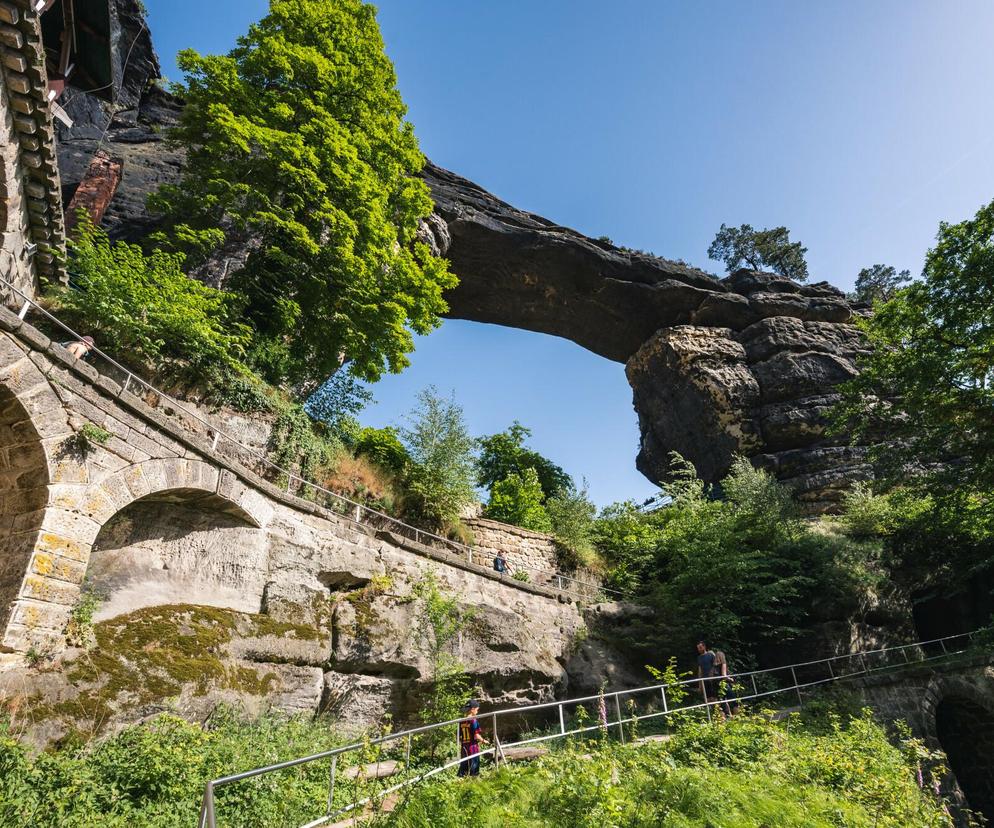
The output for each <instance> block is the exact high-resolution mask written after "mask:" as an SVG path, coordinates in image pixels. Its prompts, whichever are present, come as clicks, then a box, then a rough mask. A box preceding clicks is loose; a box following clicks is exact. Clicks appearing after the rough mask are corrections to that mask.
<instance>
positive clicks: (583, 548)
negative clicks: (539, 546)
mask: <svg viewBox="0 0 994 828" xmlns="http://www.w3.org/2000/svg"><path fill="white" fill-rule="evenodd" d="M545 510H546V512H548V514H549V523H550V524H551V526H552V534H553V536H554V537H555V539H556V545H557V548H558V550H559V554H560V563H561V564H562V565H563V566H564V567H566V568H567V569H575V568H577V567H579V566H586V567H591V568H596V569H599V568H600V560H599V557H598V555H597V550H596V549H595V548H594V543H593V528H594V515H595V514H596V511H597V510H596V507H595V506H594V504H593V503H591V501H590V498H589V497H588V496H587V486H586V481H584V487H583V488H582V489H577V488H576V487H575V486H570V487H569V488H567V489H565V490H562V491H560V492H559V494H556V495H553V496H552V497H550V498H549V499H548V500H547V501H546V503H545Z"/></svg>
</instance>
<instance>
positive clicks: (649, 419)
mask: <svg viewBox="0 0 994 828" xmlns="http://www.w3.org/2000/svg"><path fill="white" fill-rule="evenodd" d="M115 8H116V14H117V16H118V19H119V20H120V21H122V23H121V25H119V27H118V35H119V42H118V50H119V51H121V50H124V49H133V51H134V54H133V56H132V59H131V60H130V61H129V62H128V63H127V67H126V71H122V78H123V81H122V90H123V91H122V96H121V98H120V101H119V103H118V105H117V107H116V108H115V110H114V111H109V110H108V109H107V108H106V107H105V106H104V105H102V104H99V102H87V101H86V100H85V99H86V97H87V96H85V95H82V94H76V95H75V97H74V98H73V102H74V104H75V107H76V109H75V110H74V111H73V112H72V114H73V115H74V116H75V117H77V119H78V120H77V125H76V126H74V128H73V129H72V130H71V131H65V130H62V132H61V134H60V136H59V137H60V147H59V161H60V165H61V169H62V178H63V182H65V184H66V189H67V195H68V194H70V193H71V191H72V189H73V188H74V186H75V185H76V184H78V182H79V181H80V179H81V178H82V177H83V175H84V173H85V171H86V169H87V166H88V165H89V163H90V158H91V156H92V154H93V152H94V150H95V149H96V148H97V146H98V144H99V145H101V146H102V147H103V149H104V150H106V151H108V152H109V153H110V154H111V155H112V156H113V157H115V158H117V159H120V160H121V161H122V162H123V180H122V182H121V185H120V187H119V188H118V191H117V194H116V196H115V197H114V200H113V201H112V202H111V204H110V208H109V210H108V212H107V214H106V216H105V219H104V224H105V226H106V227H107V228H108V230H109V232H110V233H111V235H112V236H113V237H115V238H123V239H128V240H136V239H140V238H142V237H143V236H144V235H146V234H147V233H148V232H149V230H150V229H151V228H152V227H154V225H155V221H154V217H150V216H149V214H148V212H147V211H146V208H145V199H146V197H147V195H148V194H149V193H150V192H152V191H154V190H155V189H156V188H157V187H158V186H159V185H161V184H163V183H167V182H172V181H175V180H176V179H177V177H178V175H179V173H180V171H181V168H182V163H183V155H182V153H181V152H180V151H178V150H176V149H175V148H170V147H168V146H167V145H166V144H165V143H164V140H163V139H164V137H165V134H166V132H167V130H168V128H169V126H170V125H171V124H172V123H174V122H175V119H176V117H177V115H178V113H179V112H180V109H181V103H180V102H179V101H178V100H176V99H175V98H172V97H170V96H169V95H168V94H166V93H164V92H163V91H162V90H161V89H159V88H158V87H157V86H155V85H154V84H153V83H152V81H153V80H154V79H155V78H156V76H157V75H158V62H157V60H156V58H155V54H154V51H153V50H152V46H151V41H150V40H149V39H148V38H147V32H143V31H141V30H140V29H136V26H135V23H134V21H135V19H136V18H135V14H136V13H137V12H136V7H135V4H134V0H116V3H115ZM136 31H137V34H135V32H136ZM132 44H133V45H132ZM135 54H137V57H135V56H134V55H135ZM81 98H82V99H84V100H79V99H81ZM423 177H424V179H425V181H426V182H427V183H428V185H429V186H430V187H431V191H432V195H433V197H434V199H435V203H436V213H435V214H434V215H432V216H431V217H430V219H429V220H427V221H426V222H424V224H423V226H422V228H421V232H420V235H421V238H422V239H423V240H424V241H426V242H428V243H429V244H430V245H431V246H432V247H433V248H434V249H435V251H436V252H437V253H438V254H439V255H444V256H446V257H447V258H448V259H449V260H450V261H451V263H452V267H453V270H454V271H455V272H456V273H457V274H458V275H459V277H460V285H459V287H458V288H456V289H455V290H454V291H452V292H451V293H450V294H449V295H448V296H447V299H448V302H449V305H450V312H449V316H451V317H453V318H457V319H469V320H475V321H479V322H491V323H496V324H501V325H508V326H511V327H517V328H524V329H527V330H532V331H538V332H541V333H548V334H552V335H555V336H561V337H564V338H567V339H570V340H572V341H574V342H576V343H578V344H579V345H582V346H583V347H584V348H587V349H589V350H591V351H593V352H594V353H596V354H599V355H601V356H603V357H606V358H608V359H611V360H615V361H617V362H623V363H625V364H626V370H627V376H628V379H629V382H630V383H631V385H632V390H633V399H634V405H635V410H636V412H637V413H638V416H639V424H640V430H641V449H640V452H639V455H638V460H637V465H638V468H639V469H640V470H641V471H642V472H643V473H644V474H645V475H646V476H647V477H649V478H650V479H652V480H654V481H656V482H663V481H665V479H666V476H667V472H668V470H669V466H670V453H671V452H673V451H676V452H679V453H680V454H682V455H683V456H684V457H686V458H687V459H689V460H690V461H692V462H693V463H694V465H695V466H696V468H697V470H698V473H699V474H700V475H701V476H702V477H703V478H704V479H705V480H707V481H709V482H717V481H718V480H720V479H721V477H722V476H723V475H724V473H725V472H726V471H727V470H728V468H729V466H730V464H731V461H732V458H733V456H734V455H735V454H742V455H745V456H746V457H749V458H750V459H751V460H752V461H753V462H754V463H756V464H757V465H760V466H762V467H764V468H767V469H769V470H770V471H772V472H773V473H774V474H776V476H777V477H778V478H780V479H781V480H784V481H787V482H789V483H790V484H791V485H793V486H794V487H795V488H796V489H797V492H798V495H799V497H800V498H801V499H802V500H804V501H806V502H807V503H808V504H809V505H810V507H811V509H812V510H814V511H824V510H826V509H831V508H832V507H833V505H834V504H835V503H836V502H837V501H838V499H839V497H840V493H841V492H842V491H843V490H844V489H845V487H846V486H847V485H848V484H850V483H851V482H852V481H853V480H856V479H861V478H864V477H867V476H869V475H870V474H871V469H870V468H869V467H868V465H867V464H866V462H865V450H863V449H861V448H859V447H855V448H854V447H850V446H848V445H846V444H845V441H844V440H843V439H840V438H829V437H828V436H827V435H826V433H825V415H826V412H827V411H828V410H829V408H830V407H831V405H832V404H833V402H834V400H835V399H836V397H835V393H834V390H833V389H834V387H835V386H836V385H837V384H838V383H839V382H841V381H844V380H845V379H847V378H849V377H851V376H852V375H853V373H854V372H855V370H856V367H855V360H856V357H857V356H858V355H859V352H860V349H861V347H862V345H861V344H860V340H859V336H858V333H857V331H856V329H855V328H854V327H853V326H852V324H851V322H852V317H853V308H852V307H851V306H850V305H849V303H848V302H847V301H846V299H845V297H844V296H843V294H842V293H841V292H840V291H839V290H837V289H835V288H833V287H832V286H831V285H829V284H827V283H825V282H820V283H817V284H811V285H798V284H796V283H794V282H791V281H789V280H786V279H782V278H779V277H777V276H775V275H773V274H764V273H754V272H751V271H739V272H738V273H735V274H733V275H732V276H730V277H728V278H726V279H718V278H716V277H715V276H713V275H711V274H708V273H705V272H703V271H701V270H697V269H695V268H692V267H689V266H687V265H686V264H683V263H681V262H674V261H669V260H667V259H663V258H659V257H655V256H651V255H647V254H643V253H639V252H633V251H629V250H625V249H622V248H618V247H615V246H614V245H612V244H610V243H607V242H603V241H600V240H596V239H592V238H589V237H587V236H584V235H583V234H581V233H578V232H576V231H574V230H571V229H569V228H567V227H563V226H561V225H558V224H556V223H554V222H552V221H549V220H548V219H545V218H542V217H541V216H537V215H535V214H533V213H528V212H525V211H523V210H519V209H517V208H515V207H513V206H512V205H510V204H507V203H506V202H504V201H501V200H500V199H499V198H497V197H495V196H494V195H492V194H491V193H489V192H487V191H486V190H484V189H483V188H482V187H479V186H478V185H476V184H474V183H473V182H471V181H468V180H466V179H465V178H461V177H460V176H458V175H455V174H454V173H451V172H448V171H447V170H444V169H442V168H441V167H438V166H435V165H433V164H430V163H429V164H428V165H427V167H426V169H425V170H424V172H423ZM250 245H251V240H245V239H231V240H229V243H228V244H226V245H225V246H224V247H223V249H222V250H220V251H219V252H218V254H217V255H216V256H215V258H214V259H213V260H211V261H210V262H208V264H207V265H206V266H205V267H204V268H203V269H202V272H199V273H198V274H197V275H198V277H200V278H203V279H204V280H205V281H208V282H210V283H212V284H223V281H224V278H225V276H226V274H228V273H230V272H232V271H233V270H234V269H236V268H237V267H238V265H239V264H240V262H241V261H243V260H244V258H245V256H246V255H247V249H248V248H249V247H250Z"/></svg>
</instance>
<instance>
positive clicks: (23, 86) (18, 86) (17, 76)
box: [7, 72, 40, 166]
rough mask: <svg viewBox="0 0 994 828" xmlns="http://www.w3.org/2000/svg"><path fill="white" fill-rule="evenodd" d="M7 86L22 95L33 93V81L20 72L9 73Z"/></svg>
mask: <svg viewBox="0 0 994 828" xmlns="http://www.w3.org/2000/svg"><path fill="white" fill-rule="evenodd" d="M7 86H8V88H10V89H11V90H12V91H14V92H20V93H21V94H22V95H27V94H29V93H30V92H31V80H30V79H29V78H28V76H27V75H22V74H21V73H20V72H7ZM39 166H40V165H39Z"/></svg>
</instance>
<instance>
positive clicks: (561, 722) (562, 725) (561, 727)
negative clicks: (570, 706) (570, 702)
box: [559, 702, 566, 736]
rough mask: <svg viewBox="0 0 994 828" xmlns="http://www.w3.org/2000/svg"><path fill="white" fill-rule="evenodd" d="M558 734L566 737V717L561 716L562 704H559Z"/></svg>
mask: <svg viewBox="0 0 994 828" xmlns="http://www.w3.org/2000/svg"><path fill="white" fill-rule="evenodd" d="M559 732H560V733H561V734H562V735H563V736H565V735H566V717H565V716H564V715H563V703H562V702H559Z"/></svg>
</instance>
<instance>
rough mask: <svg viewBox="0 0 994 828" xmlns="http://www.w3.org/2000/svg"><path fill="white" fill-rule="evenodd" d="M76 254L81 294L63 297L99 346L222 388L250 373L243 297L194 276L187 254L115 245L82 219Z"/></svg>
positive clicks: (72, 246)
mask: <svg viewBox="0 0 994 828" xmlns="http://www.w3.org/2000/svg"><path fill="white" fill-rule="evenodd" d="M70 251H71V253H72V261H71V270H72V278H73V281H74V283H75V285H76V286H77V287H78V288H79V289H78V290H72V289H67V290H61V291H59V292H58V293H57V294H56V299H57V301H58V303H59V306H60V307H61V308H62V309H63V310H65V311H66V312H67V315H68V316H69V317H70V319H72V320H73V321H76V322H77V323H78V324H79V325H80V326H85V328H86V330H87V331H89V332H90V333H92V334H93V335H94V336H95V337H96V339H97V340H98V344H99V345H101V346H104V347H106V348H108V349H109V350H112V351H113V352H114V353H115V354H117V355H119V356H120V357H121V358H124V359H129V360H130V362H131V363H132V364H135V363H136V362H137V363H140V364H144V366H145V367H148V368H151V369H153V370H157V371H161V370H167V371H175V370H177V369H178V370H181V371H182V370H183V369H185V368H190V369H192V370H193V371H194V372H197V373H201V374H203V375H206V376H207V377H208V378H210V379H214V380H217V381H218V382H221V381H223V376H222V375H223V374H224V373H225V372H227V373H229V374H230V373H246V369H245V368H244V366H243V365H242V363H241V361H240V359H241V357H242V356H244V353H245V347H246V344H247V342H248V339H249V330H248V329H247V328H246V327H245V326H244V325H242V324H241V323H240V322H239V321H238V314H239V310H240V308H239V303H238V302H237V301H236V297H234V296H232V295H231V294H229V293H225V292H224V291H220V290H215V289H214V288H211V287H208V286H206V285H204V284H201V283H200V282H197V281H194V280H192V279H189V278H187V277H186V276H185V275H184V274H183V270H182V264H183V256H182V255H181V254H177V253H166V252H163V251H156V252H153V253H152V254H150V255H146V254H145V253H143V252H142V249H141V248H140V247H138V246H137V245H130V244H124V243H120V242H118V243H112V242H111V241H110V239H109V238H108V236H107V234H106V233H105V232H104V231H103V230H101V229H99V228H97V227H94V226H93V224H92V222H91V221H90V220H89V218H88V217H87V216H86V215H85V214H82V213H81V215H80V221H79V224H78V225H77V227H76V232H75V237H74V239H73V240H72V241H71V242H70Z"/></svg>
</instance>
